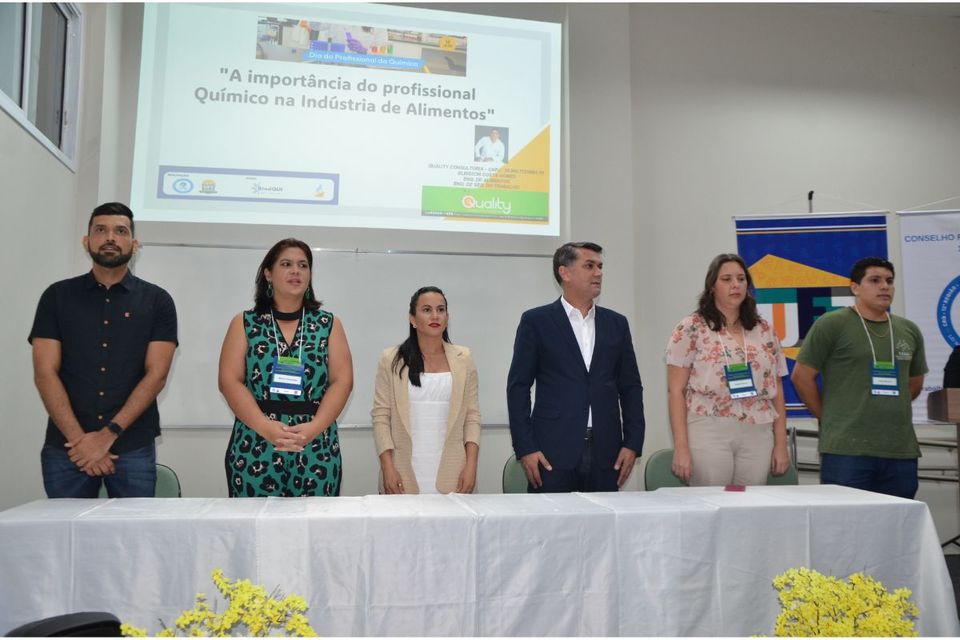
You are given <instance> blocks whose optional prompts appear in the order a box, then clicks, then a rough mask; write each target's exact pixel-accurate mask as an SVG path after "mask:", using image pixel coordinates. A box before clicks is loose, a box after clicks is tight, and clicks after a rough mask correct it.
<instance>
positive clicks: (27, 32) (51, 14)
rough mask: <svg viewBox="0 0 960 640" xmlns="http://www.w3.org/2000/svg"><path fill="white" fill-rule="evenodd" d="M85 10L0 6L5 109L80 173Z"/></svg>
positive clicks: (0, 92) (0, 101)
mask: <svg viewBox="0 0 960 640" xmlns="http://www.w3.org/2000/svg"><path fill="white" fill-rule="evenodd" d="M80 18H81V14H80V9H79V8H78V7H76V6H75V5H72V4H63V3H0V107H2V108H3V110H4V111H6V112H7V113H9V114H10V115H11V116H12V117H13V118H14V119H15V120H16V121H17V122H19V123H20V125H21V126H23V128H24V129H26V130H27V131H28V132H30V133H31V134H32V135H33V137H35V138H36V139H37V140H38V141H40V143H41V144H43V145H44V146H45V147H47V148H48V149H49V150H50V151H51V152H52V153H53V154H54V155H56V156H57V157H58V158H60V160H61V161H63V162H64V164H66V165H67V166H68V167H69V168H70V169H74V163H73V158H74V152H75V150H76V139H77V136H76V128H77V106H78V102H79V100H78V96H79V75H80V73H79V72H80V64H79V62H80Z"/></svg>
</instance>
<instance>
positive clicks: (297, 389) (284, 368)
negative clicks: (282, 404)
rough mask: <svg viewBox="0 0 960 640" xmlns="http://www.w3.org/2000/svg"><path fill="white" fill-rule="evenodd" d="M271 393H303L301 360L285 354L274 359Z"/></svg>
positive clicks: (298, 394) (291, 394)
mask: <svg viewBox="0 0 960 640" xmlns="http://www.w3.org/2000/svg"><path fill="white" fill-rule="evenodd" d="M270 393H282V394H284V395H288V396H300V395H303V365H302V364H300V361H299V360H297V359H296V358H290V357H287V356H283V357H280V358H278V359H276V360H274V361H273V372H272V373H271V374H270Z"/></svg>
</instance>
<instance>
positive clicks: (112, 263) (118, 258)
mask: <svg viewBox="0 0 960 640" xmlns="http://www.w3.org/2000/svg"><path fill="white" fill-rule="evenodd" d="M111 246H113V247H114V248H116V250H117V253H115V254H113V255H105V254H102V253H99V252H97V253H95V252H94V251H93V250H92V249H90V248H88V249H87V253H89V254H90V258H91V259H92V260H93V261H94V262H95V263H96V264H98V265H99V266H101V267H105V268H107V269H113V268H115V267H122V266H123V265H125V264H127V263H128V262H130V258H132V257H133V249H132V248H131V249H130V253H124V252H123V251H122V250H121V249H120V247H117V246H116V245H111ZM100 249H103V247H100Z"/></svg>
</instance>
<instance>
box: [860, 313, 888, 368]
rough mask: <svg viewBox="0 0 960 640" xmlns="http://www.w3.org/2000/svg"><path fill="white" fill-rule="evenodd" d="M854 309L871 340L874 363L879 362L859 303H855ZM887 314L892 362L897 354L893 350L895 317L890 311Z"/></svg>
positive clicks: (868, 338)
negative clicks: (858, 305)
mask: <svg viewBox="0 0 960 640" xmlns="http://www.w3.org/2000/svg"><path fill="white" fill-rule="evenodd" d="M853 310H854V311H856V312H857V315H858V316H859V317H860V324H862V325H863V332H864V333H865V334H867V340H868V341H869V342H870V353H872V354H873V364H874V365H876V364H877V350H876V349H875V348H874V346H873V338H871V337H870V332H869V331H868V330H867V321H866V320H864V319H863V316H862V315H860V309H857V305H853ZM884 313H886V314H887V324H888V326H889V327H890V362H893V361H894V360H895V359H896V354H895V353H894V350H893V318H891V317H890V314H889V313H888V312H886V311H885V312H884Z"/></svg>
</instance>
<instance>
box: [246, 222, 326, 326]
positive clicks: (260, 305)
mask: <svg viewBox="0 0 960 640" xmlns="http://www.w3.org/2000/svg"><path fill="white" fill-rule="evenodd" d="M290 248H296V249H300V250H301V251H303V253H304V254H305V255H306V256H307V264H309V265H310V284H309V285H307V290H306V292H305V293H304V294H303V306H304V307H305V308H307V309H309V310H311V311H313V310H315V309H319V308H320V305H321V302H320V301H319V300H317V296H316V295H315V294H314V293H313V252H312V251H310V247H309V246H308V245H307V243H306V242H304V241H302V240H297V239H296V238H286V239H284V240H281V241H280V242H278V243H277V244H275V245H273V246H272V247H271V248H270V251H267V255H265V256H264V257H263V262H261V263H260V266H259V267H257V278H256V280H254V286H255V287H256V288H255V290H254V294H253V310H254V311H256V312H257V313H269V312H270V310H271V309H273V299H272V298H271V297H270V296H268V295H267V277H266V276H265V275H263V271H264V269H270V270H271V271H273V267H274V265H276V263H277V259H278V258H279V257H280V254H281V253H283V252H284V251H285V250H286V249H290Z"/></svg>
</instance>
